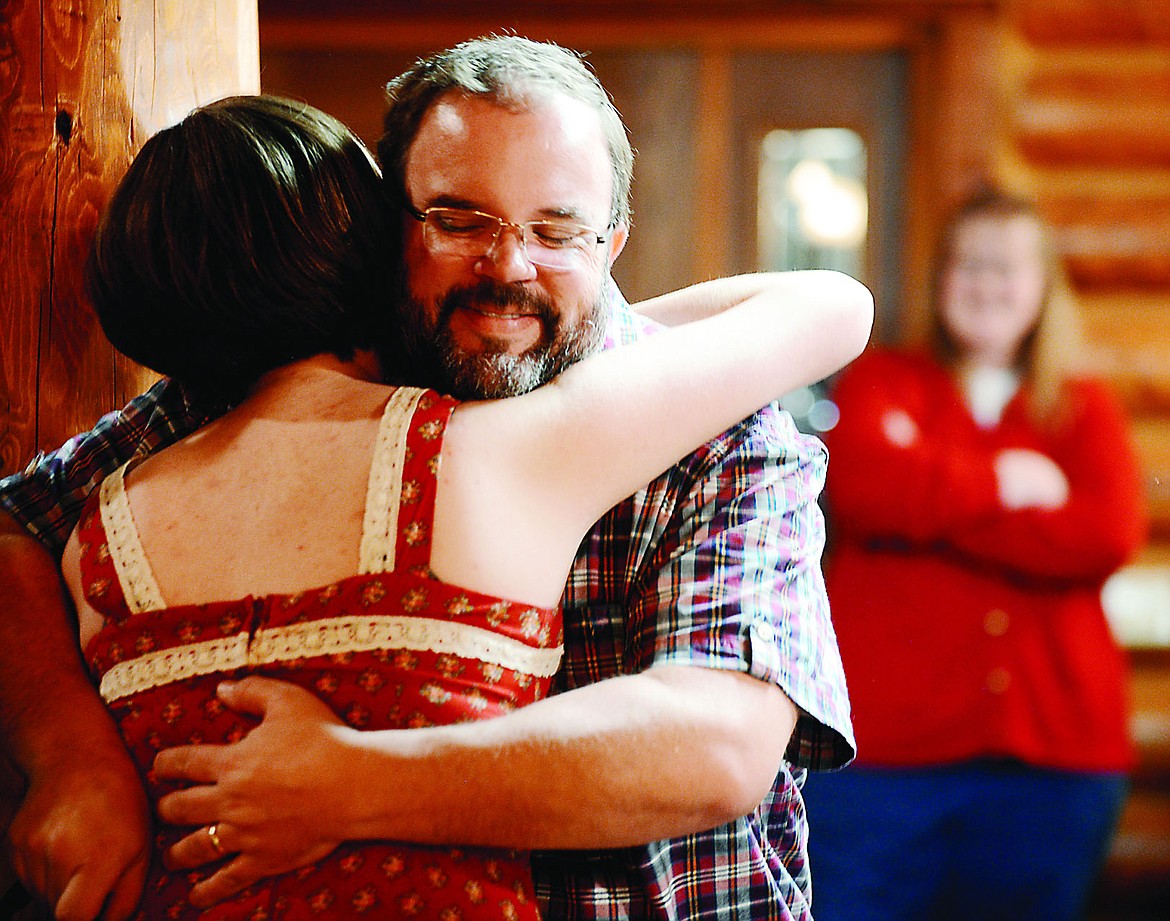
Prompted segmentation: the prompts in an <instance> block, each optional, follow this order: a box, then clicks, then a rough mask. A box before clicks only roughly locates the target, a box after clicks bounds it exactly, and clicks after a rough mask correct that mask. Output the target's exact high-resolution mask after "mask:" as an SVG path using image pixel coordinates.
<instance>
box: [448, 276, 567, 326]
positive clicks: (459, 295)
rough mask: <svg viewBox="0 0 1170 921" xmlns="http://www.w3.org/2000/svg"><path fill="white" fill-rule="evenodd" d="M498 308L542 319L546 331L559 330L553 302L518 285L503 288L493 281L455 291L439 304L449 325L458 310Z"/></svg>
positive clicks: (504, 311) (503, 311)
mask: <svg viewBox="0 0 1170 921" xmlns="http://www.w3.org/2000/svg"><path fill="white" fill-rule="evenodd" d="M485 308H486V309H488V310H489V312H492V311H491V308H496V311H495V312H499V313H507V314H523V315H525V316H532V317H537V318H539V319H540V321H541V323H542V324H543V326H544V328H545V330H546V331H549V330H552V329H555V327H556V321H557V315H556V311H555V310H554V308H553V304H552V301H551V300H550V299H549V298H547V297H545V296H543V295H540V294H537V293H536V292H534V291H530V290H528V289H527V288H522V287H519V286H514V285H502V284H500V283H499V282H495V281H492V280H490V279H484V280H483V281H481V282H479V283H477V284H475V285H467V286H464V287H462V288H453V289H452V290H450V291H448V292H447V294H446V295H445V296H444V297H443V300H442V301H441V303H440V304H439V322H440V324H446V322H447V321H448V320H449V319H450V318H451V315H452V314H454V313H455V311H456V310H460V309H468V310H480V311H483V310H484V309H485Z"/></svg>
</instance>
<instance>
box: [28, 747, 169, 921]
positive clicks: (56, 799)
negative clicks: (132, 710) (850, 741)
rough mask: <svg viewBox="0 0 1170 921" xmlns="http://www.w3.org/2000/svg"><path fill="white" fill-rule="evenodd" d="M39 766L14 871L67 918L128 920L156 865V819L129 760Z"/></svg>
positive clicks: (84, 756) (85, 756) (68, 760)
mask: <svg viewBox="0 0 1170 921" xmlns="http://www.w3.org/2000/svg"><path fill="white" fill-rule="evenodd" d="M70 754H71V753H64V752H63V753H62V757H61V759H60V761H59V762H58V763H56V764H53V765H51V766H46V767H45V768H43V769H42V770H40V771H38V772H37V774H36V775H34V776H33V777H32V779H31V781H30V784H29V787H28V791H27V793H26V794H25V798H24V801H23V802H22V803H21V806H20V809H19V810H18V811H17V813H16V815H15V817H14V818H13V820H12V825H11V826H10V827H9V839H10V843H11V848H12V864H13V869H15V871H16V872H17V874H18V875H19V876H20V878H21V880H22V881H23V882H24V884H25V886H26V887H27V888H28V889H30V890H32V891H34V892H37V893H40V894H41V895H42V896H43V897H44V898H45V900H46V901H47V902H48V903H49V905H50V906H52V907H53V910H54V915H55V917H56V918H58V919H59V921H93V919H95V918H97V917H99V916H100V917H102V918H104V919H108V921H124V919H126V918H129V917H130V915H131V913H132V912H133V910H134V907H135V906H136V905H137V904H138V899H139V897H140V896H141V894H142V887H143V885H144V883H145V881H146V871H147V868H148V866H149V864H150V841H151V833H150V818H149V815H150V813H149V808H148V806H147V801H146V794H145V792H144V791H143V789H142V782H141V780H139V777H138V774H137V773H136V772H135V770H134V768H133V766H132V765H131V763H130V761H129V759H128V758H123V759H109V760H107V759H101V758H98V759H94V758H92V757H90V756H89V753H88V752H77V753H76V754H77V755H80V756H81V757H80V758H77V757H71V756H70Z"/></svg>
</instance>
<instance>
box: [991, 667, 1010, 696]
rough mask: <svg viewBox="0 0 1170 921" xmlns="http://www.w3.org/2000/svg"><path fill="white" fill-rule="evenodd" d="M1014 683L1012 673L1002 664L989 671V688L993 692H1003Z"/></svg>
mask: <svg viewBox="0 0 1170 921" xmlns="http://www.w3.org/2000/svg"><path fill="white" fill-rule="evenodd" d="M1011 683H1012V673H1011V672H1009V671H1008V670H1007V669H1006V668H1003V667H1002V666H997V667H996V668H993V669H992V670H991V671H989V672H988V673H987V690H989V691H991V693H992V694H1002V693H1003V692H1004V691H1006V690H1007V689H1008V687H1009V686H1010V685H1011Z"/></svg>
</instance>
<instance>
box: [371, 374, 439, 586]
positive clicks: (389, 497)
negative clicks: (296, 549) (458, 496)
mask: <svg viewBox="0 0 1170 921" xmlns="http://www.w3.org/2000/svg"><path fill="white" fill-rule="evenodd" d="M425 392H426V391H425V390H421V389H419V388H417V387H399V388H398V389H397V390H395V391H394V393H392V394H391V395H390V399H389V400H388V401H387V402H386V409H385V411H384V412H383V413H382V421H381V423H379V425H378V437H377V441H376V442H375V444H374V457H373V461H372V462H371V464H370V481H369V486H368V487H367V489H366V510H365V517H364V519H363V521H362V543H361V550H360V551H359V563H358V565H359V568H358V572H359V573H375V572H389V571H391V570H393V569H394V565H395V549H396V547H397V543H398V509H399V505H400V504H401V501H402V471H403V468H404V467H405V465H406V436H407V434H408V432H409V431H410V424H411V419H412V418H413V416H414V411H415V408H416V407H417V406H418V403H419V400H420V399H422V396H423V394H424V393H425Z"/></svg>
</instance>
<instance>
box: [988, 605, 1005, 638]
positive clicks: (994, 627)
mask: <svg viewBox="0 0 1170 921" xmlns="http://www.w3.org/2000/svg"><path fill="white" fill-rule="evenodd" d="M1010 623H1011V618H1010V617H1008V615H1007V611H1002V610H1000V609H999V608H994V609H993V610H990V611H988V612H987V614H986V615H984V617H983V632H984V633H986V634H987V635H988V636H1003V635H1004V634H1005V633H1007V630H1008V624H1010Z"/></svg>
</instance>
